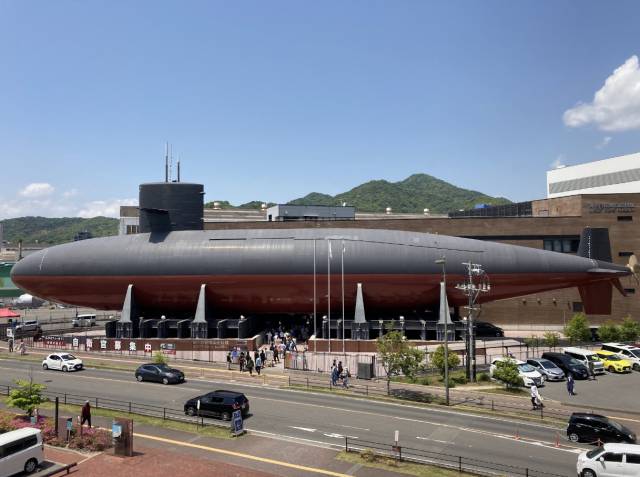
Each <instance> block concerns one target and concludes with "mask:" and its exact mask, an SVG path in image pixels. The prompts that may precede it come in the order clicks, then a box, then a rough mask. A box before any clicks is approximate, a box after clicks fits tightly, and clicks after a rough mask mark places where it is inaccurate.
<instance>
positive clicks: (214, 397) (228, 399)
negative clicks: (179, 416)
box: [184, 390, 249, 421]
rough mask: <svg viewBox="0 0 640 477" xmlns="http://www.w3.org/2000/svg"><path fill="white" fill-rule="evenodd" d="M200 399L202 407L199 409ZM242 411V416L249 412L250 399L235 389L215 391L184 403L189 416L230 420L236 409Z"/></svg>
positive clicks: (185, 411)
mask: <svg viewBox="0 0 640 477" xmlns="http://www.w3.org/2000/svg"><path fill="white" fill-rule="evenodd" d="M198 401H200V409H198ZM238 410H239V411H241V412H242V416H243V417H244V416H247V415H248V414H249V400H248V399H247V397H246V396H245V395H244V394H242V393H237V392H234V391H222V390H220V391H213V392H212V393H209V394H203V395H202V396H197V397H194V398H191V399H189V400H188V401H187V402H186V403H184V413H185V414H186V415H188V416H195V415H200V416H212V417H220V418H221V419H223V420H225V421H230V420H231V416H233V412H234V411H238Z"/></svg>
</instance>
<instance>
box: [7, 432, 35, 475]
mask: <svg viewBox="0 0 640 477" xmlns="http://www.w3.org/2000/svg"><path fill="white" fill-rule="evenodd" d="M43 460H44V443H43V442H42V432H41V431H40V429H34V428H32V427H24V428H22V429H18V430H16V431H9V432H5V433H4V434H0V477H9V476H10V475H14V474H18V473H20V472H26V473H27V474H30V473H32V472H35V470H36V469H37V468H38V466H39V465H40V463H41V462H42V461H43Z"/></svg>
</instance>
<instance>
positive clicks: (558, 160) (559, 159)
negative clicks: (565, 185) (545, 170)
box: [550, 154, 567, 169]
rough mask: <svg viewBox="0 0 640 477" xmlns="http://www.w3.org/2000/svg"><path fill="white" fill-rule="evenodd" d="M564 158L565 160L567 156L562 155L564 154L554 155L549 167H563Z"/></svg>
mask: <svg viewBox="0 0 640 477" xmlns="http://www.w3.org/2000/svg"><path fill="white" fill-rule="evenodd" d="M566 160H567V158H566V157H565V156H564V154H558V157H556V160H555V161H553V162H552V163H551V164H550V165H551V169H557V168H558V167H564V166H565V161H566Z"/></svg>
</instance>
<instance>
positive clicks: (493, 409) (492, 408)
mask: <svg viewBox="0 0 640 477" xmlns="http://www.w3.org/2000/svg"><path fill="white" fill-rule="evenodd" d="M491 410H492V411H495V410H496V409H495V408H494V407H493V399H492V400H491Z"/></svg>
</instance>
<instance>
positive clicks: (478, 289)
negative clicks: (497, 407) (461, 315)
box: [456, 260, 491, 382]
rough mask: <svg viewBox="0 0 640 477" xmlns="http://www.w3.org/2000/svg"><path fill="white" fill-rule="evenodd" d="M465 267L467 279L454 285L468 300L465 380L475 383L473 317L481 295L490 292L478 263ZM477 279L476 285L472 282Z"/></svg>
mask: <svg viewBox="0 0 640 477" xmlns="http://www.w3.org/2000/svg"><path fill="white" fill-rule="evenodd" d="M463 265H465V266H466V267H467V277H466V280H465V282H464V283H460V284H458V285H456V288H457V289H458V290H460V291H461V292H462V293H463V294H465V295H466V296H467V298H468V306H467V309H468V315H467V333H466V334H467V339H466V343H467V379H468V380H469V381H470V382H475V381H476V338H475V326H474V323H473V321H474V316H473V313H474V311H475V303H476V301H477V299H478V296H479V295H480V294H481V293H488V292H489V291H491V284H490V283H489V277H488V276H487V274H486V273H485V271H484V270H483V269H482V265H480V264H479V263H473V262H472V261H471V260H469V261H468V262H464V263H463ZM474 278H477V283H476V282H475V281H474Z"/></svg>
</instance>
